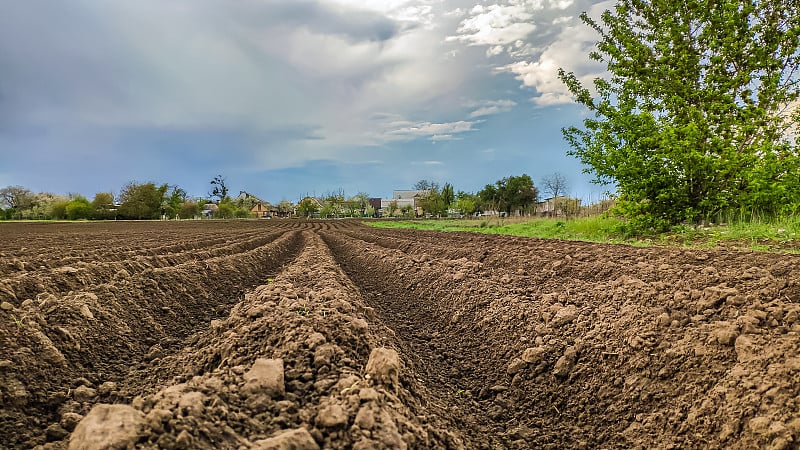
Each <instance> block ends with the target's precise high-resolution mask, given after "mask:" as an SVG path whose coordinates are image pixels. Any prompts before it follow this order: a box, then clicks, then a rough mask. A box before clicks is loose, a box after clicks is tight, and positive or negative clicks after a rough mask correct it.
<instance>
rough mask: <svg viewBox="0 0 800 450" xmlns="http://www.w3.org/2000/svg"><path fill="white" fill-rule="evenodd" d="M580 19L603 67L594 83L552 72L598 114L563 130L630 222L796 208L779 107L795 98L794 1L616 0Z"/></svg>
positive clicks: (793, 155) (797, 187) (792, 158)
mask: <svg viewBox="0 0 800 450" xmlns="http://www.w3.org/2000/svg"><path fill="white" fill-rule="evenodd" d="M582 19H583V21H584V22H585V23H586V24H587V25H588V26H590V27H592V28H594V29H595V30H596V31H597V32H598V34H599V35H600V41H599V42H598V43H597V50H596V51H594V52H592V53H591V54H590V55H588V56H589V57H590V58H591V59H595V60H599V61H604V62H606V64H607V68H608V72H609V73H610V77H608V78H607V79H602V78H601V79H596V80H595V81H594V89H595V93H591V92H590V91H589V90H588V89H587V88H585V87H584V86H583V85H582V84H581V83H580V82H579V80H578V79H577V77H576V76H575V75H574V74H572V73H566V72H565V71H563V70H560V71H559V76H560V78H561V80H562V81H563V82H564V83H565V84H566V86H567V87H568V88H569V90H570V91H571V92H572V94H573V95H574V96H575V99H576V101H577V102H578V103H580V104H583V105H584V106H586V107H587V108H588V109H589V110H590V111H593V112H594V117H590V118H587V119H586V120H585V121H584V127H585V128H584V129H579V128H577V127H569V128H565V129H563V130H562V131H563V133H564V136H565V138H566V140H567V142H568V143H569V144H570V146H571V147H572V149H573V150H572V151H570V152H569V154H571V155H573V156H575V157H577V158H579V159H580V160H581V161H582V162H583V163H584V164H586V165H587V171H588V172H590V173H593V174H594V175H595V177H596V178H595V181H596V182H599V183H605V184H615V185H616V186H617V189H618V190H619V194H620V201H619V205H620V208H619V209H620V211H623V212H624V214H625V215H626V216H627V217H628V218H629V219H631V221H632V223H633V224H634V225H636V226H637V227H646V228H665V227H667V226H669V225H670V224H673V223H677V222H680V221H683V220H692V221H697V220H704V219H709V218H712V217H713V216H714V215H716V214H718V213H719V212H721V211H723V210H726V209H743V208H744V209H746V208H750V209H757V210H759V211H760V212H766V213H770V214H782V213H785V212H786V211H795V210H797V209H798V208H797V205H799V204H800V194H799V193H798V191H800V184H798V182H797V176H796V175H794V174H793V172H791V170H794V169H792V168H797V167H798V166H800V164H798V152H797V146H796V142H794V141H795V139H794V138H793V137H792V136H790V135H788V134H787V133H786V129H787V128H788V125H787V120H786V119H785V117H783V115H782V112H783V110H784V109H785V108H786V106H787V105H789V104H792V103H793V102H796V101H797V100H798V89H797V86H798V82H799V81H798V75H800V74H798V66H799V65H800V64H799V63H800V52H799V51H798V46H799V44H798V43H799V42H800V41H799V40H798V37H800V2H798V1H797V0H792V1H787V0H751V1H749V2H739V1H720V0H716V1H713V0H688V1H686V0H681V1H677V0H620V1H619V2H618V3H617V4H616V5H615V7H614V8H613V9H612V10H610V11H606V12H605V13H604V14H603V15H602V18H601V20H600V21H599V22H597V21H594V20H592V19H591V18H589V17H588V16H587V15H585V14H584V15H582ZM797 119H798V117H797V114H795V116H794V117H793V118H792V119H791V121H793V122H795V123H796V122H797ZM791 205H793V206H791Z"/></svg>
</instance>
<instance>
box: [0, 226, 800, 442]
mask: <svg viewBox="0 0 800 450" xmlns="http://www.w3.org/2000/svg"><path fill="white" fill-rule="evenodd" d="M0 237H2V241H3V244H4V245H3V247H2V248H1V249H0V301H2V305H1V306H2V310H0V448H33V447H37V446H38V447H40V448H54V449H60V448H70V449H73V448H74V449H80V448H126V447H137V448H237V449H238V448H242V449H246V448H259V449H273V448H275V449H283V448H285V449H288V448H298V449H316V448H355V449H382V448H398V449H405V448H487V449H489V448H491V449H494V448H676V449H677V448H723V447H724V448H773V449H790V448H799V446H800V336H798V335H800V258H798V257H796V256H787V255H777V254H764V253H754V252H747V251H733V250H725V251H721V250H719V251H701V250H682V249H667V248H647V249H642V248H633V247H627V246H612V245H600V244H588V243H578V242H563V241H549V240H535V239H523V238H512V237H501V236H483V235H473V234H456V233H454V234H442V233H435V232H419V231H397V230H379V229H373V228H368V227H365V226H363V225H358V224H356V223H348V222H305V221H235V222H227V223H226V222H182V223H164V222H160V223H155V222H151V223H90V224H42V225H40V224H24V225H21V224H0Z"/></svg>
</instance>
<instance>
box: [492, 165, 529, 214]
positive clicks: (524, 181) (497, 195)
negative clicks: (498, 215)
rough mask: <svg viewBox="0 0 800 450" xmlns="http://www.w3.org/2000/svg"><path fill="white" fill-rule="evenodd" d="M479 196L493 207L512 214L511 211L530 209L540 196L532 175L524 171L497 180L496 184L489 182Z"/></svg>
mask: <svg viewBox="0 0 800 450" xmlns="http://www.w3.org/2000/svg"><path fill="white" fill-rule="evenodd" d="M478 197H480V199H481V200H482V201H483V202H484V203H485V204H487V205H490V207H491V208H492V209H495V210H497V211H504V212H505V213H506V214H511V211H522V212H525V211H528V210H529V209H530V208H531V207H532V206H533V205H534V204H535V203H536V201H537V199H538V198H539V191H538V190H537V189H536V186H534V185H533V180H532V179H531V177H530V176H528V175H526V174H524V173H523V174H522V175H519V176H510V177H505V178H503V179H501V180H497V181H496V182H495V184H494V185H491V184H487V185H486V186H485V187H484V188H483V189H482V190H480V191H479V192H478Z"/></svg>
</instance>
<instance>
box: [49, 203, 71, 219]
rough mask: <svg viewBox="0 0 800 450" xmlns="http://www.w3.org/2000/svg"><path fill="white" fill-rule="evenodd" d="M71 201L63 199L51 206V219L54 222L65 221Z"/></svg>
mask: <svg viewBox="0 0 800 450" xmlns="http://www.w3.org/2000/svg"><path fill="white" fill-rule="evenodd" d="M68 204H69V200H67V199H65V198H62V199H60V200H56V201H54V202H53V203H52V204H51V205H50V218H51V219H53V220H65V219H66V218H67V205H68Z"/></svg>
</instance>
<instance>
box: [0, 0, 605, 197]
mask: <svg viewBox="0 0 800 450" xmlns="http://www.w3.org/2000/svg"><path fill="white" fill-rule="evenodd" d="M610 7H611V3H609V2H605V3H600V2H597V1H594V0H490V1H475V0H473V1H461V0H374V1H370V0H317V1H310V0H136V1H109V0H70V1H69V2H65V1H63V0H0V186H7V185H22V186H24V187H26V188H28V189H31V190H33V191H35V192H53V193H57V194H67V193H80V194H83V195H85V196H87V197H89V198H90V199H91V198H92V197H93V196H94V194H95V193H96V192H108V191H112V192H115V193H118V192H119V190H120V189H121V187H122V186H124V185H125V184H127V183H128V182H130V181H136V182H140V183H144V182H149V181H153V182H156V183H159V184H160V183H169V184H170V185H178V186H180V187H182V188H184V189H185V190H186V191H188V192H189V194H191V195H194V196H204V195H207V194H208V192H209V191H210V190H211V187H212V186H211V185H210V181H211V180H212V179H213V178H214V177H215V176H216V175H222V176H223V177H224V178H225V180H226V184H227V185H228V187H229V189H230V190H231V192H232V193H233V194H234V195H235V194H237V193H238V192H239V191H241V190H244V191H247V192H249V193H251V194H254V195H256V196H259V197H261V198H263V199H266V200H270V201H275V202H277V201H279V200H282V199H288V200H292V201H297V200H298V199H299V198H301V197H303V196H305V195H306V194H309V195H323V194H325V193H327V192H333V191H338V190H340V189H342V190H344V191H345V193H347V194H348V195H353V194H356V193H358V192H366V193H367V194H369V195H370V196H372V197H389V196H391V194H392V191H393V190H396V189H411V188H412V186H413V185H414V183H416V182H417V181H418V180H421V179H427V180H431V181H435V182H439V183H440V184H443V183H446V182H449V183H451V184H452V185H453V186H454V187H455V189H456V191H458V190H463V191H467V192H476V191H478V190H480V189H481V188H482V187H483V186H485V185H486V184H490V183H493V182H495V181H496V180H498V179H500V178H503V177H507V176H511V175H520V174H522V173H526V174H528V175H530V176H531V178H532V179H533V181H534V183H535V184H536V185H541V184H542V180H543V179H544V178H545V177H547V176H550V175H552V174H553V173H560V174H562V175H564V176H565V177H566V179H567V181H568V185H569V193H570V194H571V195H573V196H577V197H580V198H583V199H584V200H585V201H592V200H599V199H600V197H601V195H602V193H603V192H604V191H605V190H606V189H607V187H604V186H598V185H593V184H591V178H592V177H591V175H588V174H583V173H581V172H582V169H583V166H582V165H581V163H580V162H579V161H578V160H577V159H575V158H574V157H571V156H568V155H567V154H566V152H567V151H568V150H569V146H568V145H567V143H566V142H565V141H564V139H563V137H562V134H561V128H562V127H568V126H573V125H575V126H580V125H581V122H582V120H583V118H584V117H585V115H586V111H585V109H584V108H582V107H580V106H579V105H576V104H575V103H574V102H573V101H572V99H571V96H570V94H569V92H568V91H567V90H566V88H565V87H564V85H563V84H562V83H561V82H560V81H559V79H558V76H557V71H558V68H564V69H565V70H567V71H572V72H574V73H575V74H576V75H577V76H578V77H579V78H580V79H582V80H584V81H586V82H588V81H590V80H591V79H592V78H594V77H597V76H602V74H603V73H604V68H603V67H601V66H599V65H598V64H597V63H594V62H591V61H590V60H589V58H588V53H589V52H590V51H591V50H592V49H593V48H594V44H595V42H596V40H597V36H596V35H595V34H594V32H593V31H592V30H591V29H590V28H589V27H587V26H585V25H584V24H582V23H581V21H580V19H579V15H580V14H581V13H582V12H588V13H589V14H590V15H591V16H593V17H597V16H599V14H600V13H601V12H602V11H603V10H604V9H608V8H610Z"/></svg>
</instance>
